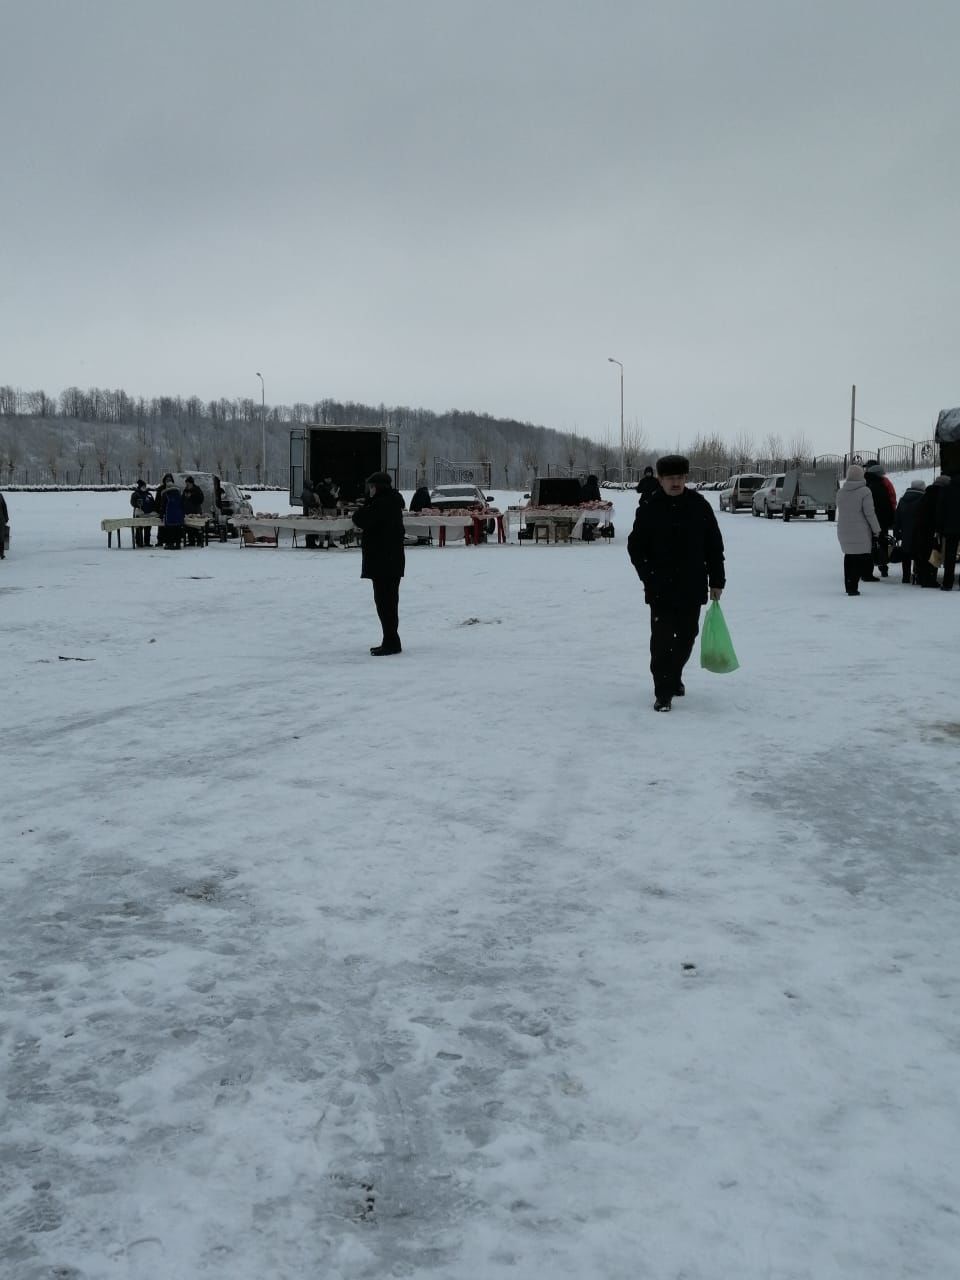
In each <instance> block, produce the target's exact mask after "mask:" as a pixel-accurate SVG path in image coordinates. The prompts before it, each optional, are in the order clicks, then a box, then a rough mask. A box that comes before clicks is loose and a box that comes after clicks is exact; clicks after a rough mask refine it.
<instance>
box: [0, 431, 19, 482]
mask: <svg viewBox="0 0 960 1280" xmlns="http://www.w3.org/2000/svg"><path fill="white" fill-rule="evenodd" d="M21 456H22V452H21V447H20V439H19V436H18V435H17V432H16V429H15V428H12V429H11V428H8V429H7V430H5V431H4V432H3V433H2V435H0V466H2V467H5V468H6V471H7V484H12V483H13V471H14V468H15V467H16V465H17V463H18V462H19V461H20V458H21Z"/></svg>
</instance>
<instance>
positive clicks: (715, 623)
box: [700, 600, 740, 675]
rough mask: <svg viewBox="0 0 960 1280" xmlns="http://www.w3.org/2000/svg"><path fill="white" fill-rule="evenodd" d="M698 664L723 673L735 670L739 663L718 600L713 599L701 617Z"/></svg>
mask: <svg viewBox="0 0 960 1280" xmlns="http://www.w3.org/2000/svg"><path fill="white" fill-rule="evenodd" d="M700 665H701V667H705V668H706V669H707V671H715V672H717V673H718V674H721V675H722V674H723V673H724V672H727V671H736V669H737V667H739V665H740V663H739V662H738V661H737V655H736V653H734V650H733V642H732V640H731V639H730V632H729V631H728V630H727V623H726V619H725V618H724V616H723V613H722V612H721V609H720V602H719V600H714V601H713V603H712V604H711V605H710V607H709V609H708V610H707V612H706V615H705V617H704V619H703V630H702V631H701V633H700Z"/></svg>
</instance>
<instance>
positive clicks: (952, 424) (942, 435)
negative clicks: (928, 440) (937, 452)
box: [933, 409, 960, 444]
mask: <svg viewBox="0 0 960 1280" xmlns="http://www.w3.org/2000/svg"><path fill="white" fill-rule="evenodd" d="M933 438H934V440H936V441H937V443H938V444H943V443H945V442H946V443H948V444H954V443H957V442H958V441H960V409H941V410H940V416H939V417H938V418H937V429H936V431H935V432H934V433H933Z"/></svg>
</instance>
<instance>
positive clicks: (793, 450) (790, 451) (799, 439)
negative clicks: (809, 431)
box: [787, 431, 811, 465]
mask: <svg viewBox="0 0 960 1280" xmlns="http://www.w3.org/2000/svg"><path fill="white" fill-rule="evenodd" d="M787 456H788V457H789V458H790V460H791V462H793V463H794V465H797V464H799V463H801V462H803V461H804V460H805V459H807V458H809V457H810V456H811V451H810V441H809V440H808V439H807V436H806V433H805V432H803V431H797V432H795V433H794V434H793V435H792V436H791V437H790V443H789V445H788V446H787Z"/></svg>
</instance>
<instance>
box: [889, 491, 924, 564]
mask: <svg viewBox="0 0 960 1280" xmlns="http://www.w3.org/2000/svg"><path fill="white" fill-rule="evenodd" d="M923 495H924V490H923V489H908V490H907V491H906V493H905V494H904V495H903V497H902V498H901V499H900V501H899V502H898V503H897V513H896V515H895V516H894V517H893V536H894V537H895V538H897V539H898V540H899V542H900V545H901V547H902V548H903V554H904V555H905V556H906V557H907V559H908V560H909V559H912V557H913V530H914V527H915V525H916V523H917V508H918V507H919V506H920V503H921V502H922V501H923Z"/></svg>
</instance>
